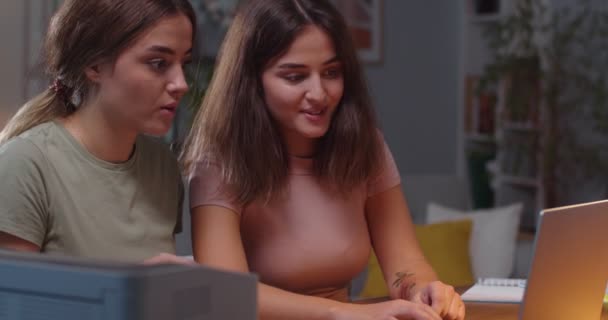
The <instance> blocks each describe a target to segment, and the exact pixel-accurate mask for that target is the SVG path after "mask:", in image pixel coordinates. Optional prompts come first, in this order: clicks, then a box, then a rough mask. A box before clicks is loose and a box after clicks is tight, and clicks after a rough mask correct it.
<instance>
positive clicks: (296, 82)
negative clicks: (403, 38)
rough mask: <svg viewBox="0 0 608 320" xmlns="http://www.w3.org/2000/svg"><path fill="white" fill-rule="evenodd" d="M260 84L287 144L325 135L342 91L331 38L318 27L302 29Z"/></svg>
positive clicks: (268, 69)
mask: <svg viewBox="0 0 608 320" xmlns="http://www.w3.org/2000/svg"><path fill="white" fill-rule="evenodd" d="M262 85H263V88H264V97H265V101H266V105H267V107H268V109H269V111H270V114H271V115H272V117H273V118H274V119H275V121H276V122H277V123H278V124H279V126H280V129H281V132H282V133H283V135H284V137H285V138H286V140H287V143H288V144H289V143H293V142H294V141H302V138H304V139H305V140H306V139H307V140H314V139H318V138H320V137H322V136H323V135H325V133H327V130H328V129H329V126H330V123H331V119H332V116H333V113H334V111H335V110H336V107H337V106H338V104H339V103H340V100H341V99H342V93H343V91H344V80H343V77H342V64H341V63H340V61H339V60H338V57H337V56H336V52H335V49H334V44H333V42H332V40H331V38H330V37H329V36H328V35H327V34H326V33H325V32H324V31H322V30H321V29H319V28H318V27H315V26H308V27H306V28H304V29H303V30H302V32H301V33H300V34H299V35H298V36H297V37H296V38H295V39H294V41H293V43H292V44H291V46H290V47H289V49H288V50H287V52H286V53H285V54H283V55H282V56H280V57H278V58H277V59H276V60H273V62H272V63H271V64H270V65H269V66H268V67H267V68H266V69H265V70H264V72H263V74H262Z"/></svg>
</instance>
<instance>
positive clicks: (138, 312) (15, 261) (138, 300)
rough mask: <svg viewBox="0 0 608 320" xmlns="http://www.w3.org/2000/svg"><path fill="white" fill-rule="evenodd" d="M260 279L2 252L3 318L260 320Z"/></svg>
mask: <svg viewBox="0 0 608 320" xmlns="http://www.w3.org/2000/svg"><path fill="white" fill-rule="evenodd" d="M256 318H257V279H256V277H255V276H254V275H251V274H240V273H231V272H225V271H220V270H215V269H212V268H207V267H204V266H184V265H172V264H163V265H154V266H144V265H139V264H121V263H107V262H99V261H92V260H83V259H77V258H69V257H58V256H51V255H46V254H35V253H16V252H9V251H1V250H0V320H72V319H73V320H144V319H145V320H195V319H196V320H211V319H213V320H231V319H235V320H236V319H238V320H254V319H256Z"/></svg>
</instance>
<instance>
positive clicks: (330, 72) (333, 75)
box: [325, 68, 342, 79]
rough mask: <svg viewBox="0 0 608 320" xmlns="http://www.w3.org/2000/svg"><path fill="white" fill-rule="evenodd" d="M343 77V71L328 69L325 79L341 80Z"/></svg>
mask: <svg viewBox="0 0 608 320" xmlns="http://www.w3.org/2000/svg"><path fill="white" fill-rule="evenodd" d="M341 75H342V70H340V69H338V68H333V69H328V70H326V71H325V77H326V78H330V79H335V78H339V77H340V76H341Z"/></svg>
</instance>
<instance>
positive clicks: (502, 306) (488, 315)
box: [356, 288, 608, 320]
mask: <svg viewBox="0 0 608 320" xmlns="http://www.w3.org/2000/svg"><path fill="white" fill-rule="evenodd" d="M457 291H459V292H464V291H465V290H464V289H462V288H460V289H459V290H457ZM386 300H388V298H386V297H382V298H372V299H365V300H359V301H357V302H356V303H375V302H381V301H386ZM465 306H466V316H465V319H466V320H518V319H517V317H518V316H519V304H517V303H480V302H465ZM599 320H608V305H607V304H604V309H603V310H602V317H601V318H600V319H599Z"/></svg>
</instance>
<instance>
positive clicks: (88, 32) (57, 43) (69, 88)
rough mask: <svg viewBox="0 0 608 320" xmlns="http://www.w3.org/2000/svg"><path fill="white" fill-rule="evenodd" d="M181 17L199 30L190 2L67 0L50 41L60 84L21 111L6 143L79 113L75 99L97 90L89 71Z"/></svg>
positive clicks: (51, 63)
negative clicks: (161, 22)
mask: <svg viewBox="0 0 608 320" xmlns="http://www.w3.org/2000/svg"><path fill="white" fill-rule="evenodd" d="M175 14H184V15H185V16H187V17H188V18H189V19H190V21H191V22H192V27H193V30H194V29H195V28H196V17H195V13H194V10H193V9H192V6H191V5H190V3H189V2H188V0H128V1H125V0H95V1H90V0H65V1H64V2H63V4H62V5H61V7H60V8H59V10H58V11H57V12H56V13H55V14H54V15H53V17H52V19H51V22H50V24H49V29H48V32H47V34H46V38H45V42H44V62H45V66H46V73H47V75H48V77H49V78H50V79H53V80H54V85H53V87H52V88H49V89H47V90H45V91H44V92H42V93H40V94H39V95H38V96H36V97H35V98H33V99H32V100H30V101H28V102H26V103H25V105H23V106H22V107H21V108H20V109H19V111H18V112H17V114H16V115H15V116H14V117H13V118H12V119H11V120H10V121H9V122H8V123H7V125H6V126H5V127H4V129H3V130H2V132H0V143H3V142H5V141H7V140H9V139H10V138H12V137H14V136H17V135H19V134H21V133H22V132H24V131H26V130H28V129H30V128H32V127H35V126H36V125H38V124H41V123H44V122H47V121H50V120H53V119H55V118H58V117H64V116H67V115H69V114H71V113H73V112H75V111H76V107H77V104H78V103H73V99H71V97H72V96H73V95H74V93H77V94H78V96H79V97H80V98H81V99H86V97H87V94H88V93H89V91H90V89H91V88H90V84H89V83H88V81H87V79H86V76H85V68H86V67H89V66H91V65H93V64H94V63H100V62H113V61H115V59H116V58H117V57H118V56H119V55H120V53H122V52H123V51H124V50H125V49H126V48H128V47H129V46H130V45H131V44H132V43H133V42H134V41H135V40H136V39H137V37H138V36H140V35H141V34H142V33H143V32H144V31H145V30H147V29H148V28H150V27H152V26H153V25H154V24H155V23H157V22H158V20H160V19H161V18H164V17H167V16H170V15H175Z"/></svg>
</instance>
